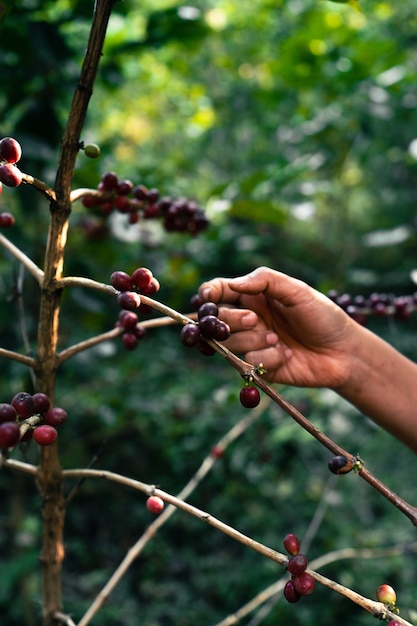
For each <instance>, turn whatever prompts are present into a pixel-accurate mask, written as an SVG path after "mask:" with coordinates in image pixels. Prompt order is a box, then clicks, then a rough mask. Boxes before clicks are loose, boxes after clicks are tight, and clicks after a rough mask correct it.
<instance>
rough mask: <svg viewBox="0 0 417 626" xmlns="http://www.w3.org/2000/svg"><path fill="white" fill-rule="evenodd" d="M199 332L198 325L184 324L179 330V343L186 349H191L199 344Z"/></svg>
mask: <svg viewBox="0 0 417 626" xmlns="http://www.w3.org/2000/svg"><path fill="white" fill-rule="evenodd" d="M200 337H201V335H200V330H199V328H198V324H193V323H192V322H190V323H189V324H185V325H184V326H183V327H182V329H181V334H180V339H181V343H182V344H183V345H184V346H186V347H187V348H193V347H194V346H197V345H198V344H199V342H200Z"/></svg>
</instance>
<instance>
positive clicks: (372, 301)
mask: <svg viewBox="0 0 417 626" xmlns="http://www.w3.org/2000/svg"><path fill="white" fill-rule="evenodd" d="M327 296H328V297H329V298H330V299H331V300H333V302H335V303H336V304H337V305H339V306H340V307H341V308H342V309H343V310H344V311H346V313H347V314H348V315H350V317H352V318H353V319H354V320H356V321H357V322H358V323H359V324H362V326H365V325H366V324H367V322H368V319H369V317H371V316H376V317H391V318H393V319H396V320H402V321H404V320H408V319H409V318H410V317H411V315H412V314H413V313H414V311H415V310H416V309H417V293H415V294H412V295H408V296H395V295H392V294H387V293H372V294H370V295H369V296H368V297H365V296H362V295H356V296H352V295H350V294H348V293H342V294H340V293H338V292H337V291H335V290H331V291H329V292H328V294H327Z"/></svg>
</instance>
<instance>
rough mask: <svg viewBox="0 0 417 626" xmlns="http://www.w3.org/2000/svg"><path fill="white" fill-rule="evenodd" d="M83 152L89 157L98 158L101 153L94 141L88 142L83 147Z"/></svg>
mask: <svg viewBox="0 0 417 626" xmlns="http://www.w3.org/2000/svg"><path fill="white" fill-rule="evenodd" d="M84 153H85V156H86V157H88V158H89V159H98V157H99V156H100V153H101V150H100V146H98V145H97V144H96V143H88V144H87V145H86V146H85V148H84Z"/></svg>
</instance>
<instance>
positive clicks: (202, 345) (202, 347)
mask: <svg viewBox="0 0 417 626" xmlns="http://www.w3.org/2000/svg"><path fill="white" fill-rule="evenodd" d="M198 349H199V351H200V352H201V354H204V356H213V355H214V354H216V350H215V349H214V348H213V346H211V345H210V344H209V343H207V341H205V340H204V339H203V337H201V336H200V340H199V342H198Z"/></svg>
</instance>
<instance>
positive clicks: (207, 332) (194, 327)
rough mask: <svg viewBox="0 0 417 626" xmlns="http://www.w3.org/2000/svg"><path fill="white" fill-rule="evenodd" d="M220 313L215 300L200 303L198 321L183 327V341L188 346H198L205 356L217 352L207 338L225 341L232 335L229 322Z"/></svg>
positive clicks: (181, 335)
mask: <svg viewBox="0 0 417 626" xmlns="http://www.w3.org/2000/svg"><path fill="white" fill-rule="evenodd" d="M218 315H219V309H218V307H217V304H215V303H214V302H203V303H200V304H199V306H198V310H197V321H196V322H188V323H187V324H184V326H183V327H182V329H181V334H180V339H181V343H182V344H183V345H184V346H186V347H187V348H193V347H195V346H196V347H198V349H199V350H200V352H201V353H202V354H204V355H205V356H212V355H213V354H215V352H216V351H215V349H214V348H213V347H212V346H211V345H210V344H209V343H208V342H207V341H206V340H207V339H208V340H210V339H215V340H216V341H225V340H226V339H228V338H229V337H230V328H229V326H228V324H226V322H223V320H220V319H219V318H218Z"/></svg>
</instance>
